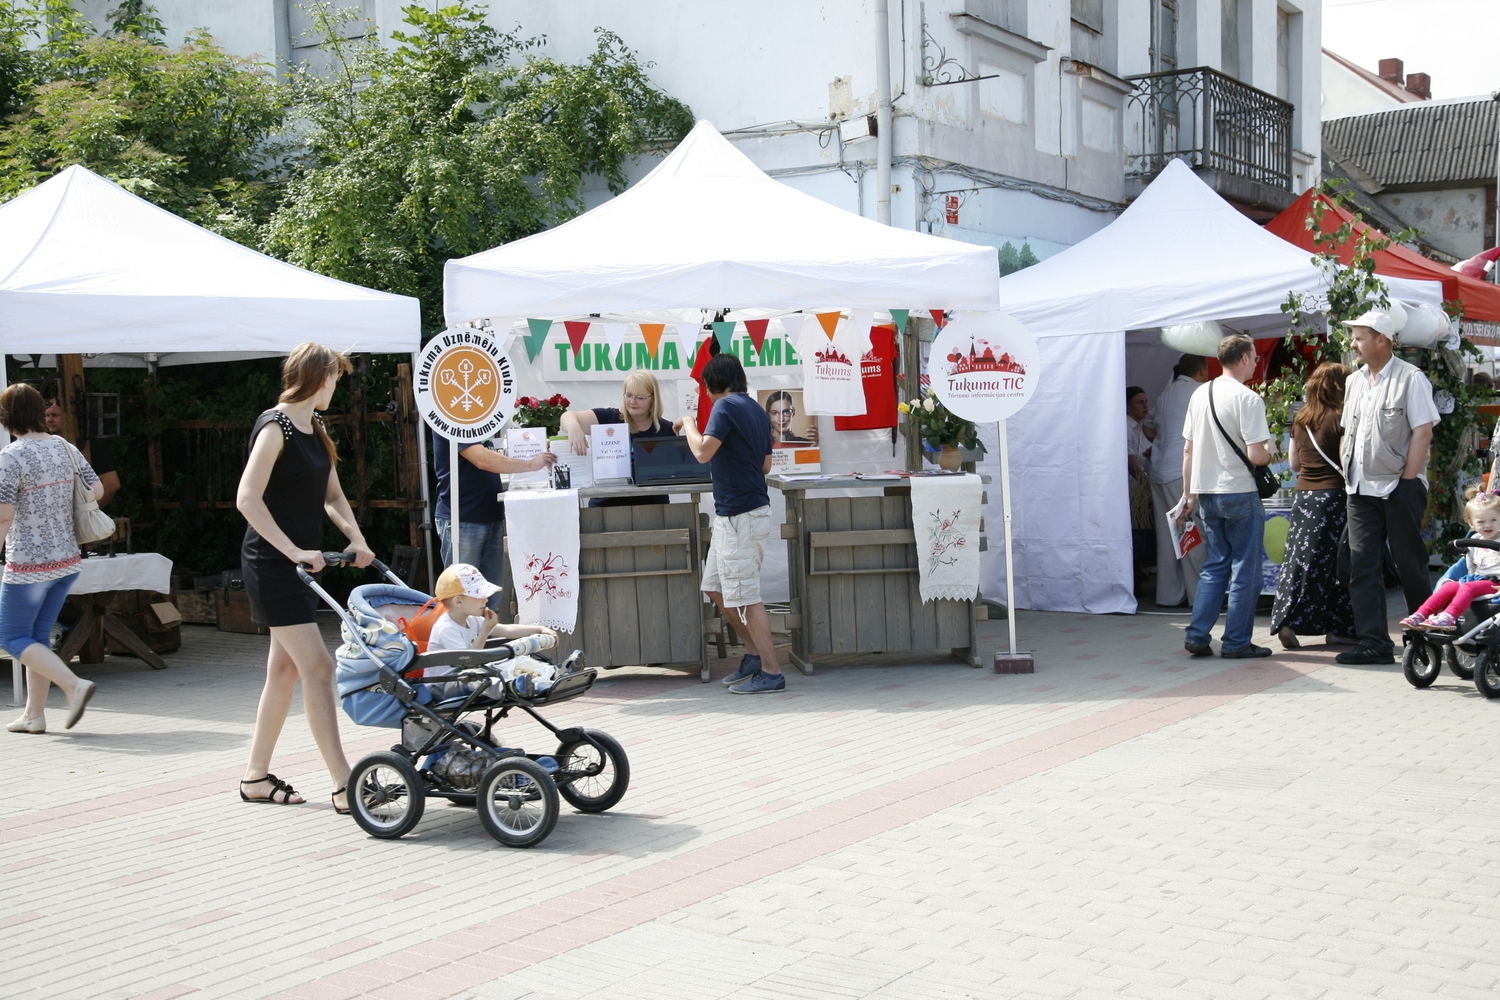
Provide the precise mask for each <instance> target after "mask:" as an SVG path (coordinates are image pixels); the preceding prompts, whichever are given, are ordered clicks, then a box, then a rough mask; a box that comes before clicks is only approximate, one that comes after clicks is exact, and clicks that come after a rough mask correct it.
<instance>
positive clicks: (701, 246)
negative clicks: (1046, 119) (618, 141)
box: [443, 122, 999, 600]
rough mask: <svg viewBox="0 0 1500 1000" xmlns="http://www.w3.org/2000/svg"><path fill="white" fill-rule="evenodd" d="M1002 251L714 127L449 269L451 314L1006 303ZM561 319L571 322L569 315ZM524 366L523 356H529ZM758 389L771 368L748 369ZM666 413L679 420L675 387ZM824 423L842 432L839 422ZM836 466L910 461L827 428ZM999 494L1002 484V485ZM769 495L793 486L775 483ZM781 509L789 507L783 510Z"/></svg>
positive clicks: (584, 395)
mask: <svg viewBox="0 0 1500 1000" xmlns="http://www.w3.org/2000/svg"><path fill="white" fill-rule="evenodd" d="M998 277H999V261H998V258H997V257H996V255H995V250H994V248H993V247H986V246H975V245H973V244H969V243H960V242H957V241H955V240H948V239H942V238H939V237H935V236H928V235H926V234H923V233H915V232H911V231H909V230H902V229H893V228H891V227H890V226H885V225H881V224H880V223H878V222H875V221H873V220H871V219H866V218H862V217H861V216H858V215H855V214H854V213H852V212H848V211H845V210H843V209H841V208H837V207H835V206H833V205H830V204H828V203H827V202H825V201H821V200H819V199H817V198H814V197H812V196H811V195H807V194H804V193H802V192H800V191H798V190H796V189H795V188H791V187H788V186H787V185H785V184H782V183H781V182H779V181H776V180H773V179H772V178H770V177H768V176H766V174H764V173H763V172H762V171H761V170H760V169H759V168H757V167H756V166H755V164H753V163H751V162H750V160H749V159H748V158H747V157H746V156H745V155H744V154H743V153H741V152H740V151H739V150H737V149H736V148H735V147H734V146H733V145H732V144H731V143H730V142H729V141H728V140H727V139H725V138H724V137H723V136H722V135H720V134H719V132H718V130H717V129H715V128H714V127H713V125H711V124H710V123H708V122H699V123H698V124H697V126H696V127H694V129H693V130H692V132H690V133H689V134H688V136H687V137H686V138H685V139H684V140H683V141H682V143H681V144H679V145H678V147H677V148H676V149H675V150H673V151H672V153H671V154H670V155H668V156H667V157H666V159H664V160H663V161H662V162H661V163H660V164H658V165H657V166H656V168H655V169H653V170H652V171H651V172H650V173H649V174H647V175H646V176H645V177H643V178H642V179H641V180H640V181H638V182H637V183H635V184H634V185H632V186H631V187H630V188H629V189H628V190H626V191H625V192H624V193H622V194H621V195H619V196H618V197H616V198H613V199H611V200H610V201H607V202H605V203H604V204H602V205H600V206H599V207H597V208H595V209H593V210H591V211H589V212H586V213H584V214H583V215H581V216H579V217H578V218H576V219H573V220H572V221H570V222H567V223H565V224H563V225H561V226H558V227H557V228H556V229H551V230H548V231H547V232H544V233H538V234H537V235H535V236H531V237H527V238H526V239H523V240H517V241H516V242H514V243H507V244H505V245H504V246H500V247H496V248H495V249H493V250H487V251H485V252H483V253H479V254H475V255H473V256H472V257H465V258H462V259H460V260H451V261H449V262H448V264H447V267H446V269H445V271H444V280H443V311H444V314H445V315H446V318H447V321H448V323H449V324H450V325H454V324H460V323H471V322H477V321H482V320H492V321H498V322H497V327H500V328H503V329H504V330H509V329H510V328H511V323H512V321H517V320H520V319H522V318H525V317H532V318H537V319H552V320H563V319H573V318H584V317H599V318H601V319H603V320H612V321H621V322H632V321H633V322H641V321H648V322H649V321H657V322H699V321H701V320H702V319H703V318H704V310H705V309H706V310H709V311H710V312H711V311H712V310H716V309H722V308H729V309H731V311H730V312H729V313H728V315H727V318H729V319H749V318H758V317H769V316H775V315H779V314H784V313H787V312H793V311H797V310H813V309H819V308H835V309H877V310H880V309H891V308H897V309H911V310H913V311H914V312H915V311H917V310H920V309H923V308H928V307H931V308H941V309H953V310H957V309H993V308H994V305H995V282H996V280H997V279H998ZM558 326H559V327H560V326H561V324H558ZM518 360H519V361H523V362H524V360H525V353H524V352H521V353H520V357H519V358H518ZM747 374H748V375H749V378H750V383H751V387H752V389H753V388H756V387H757V386H769V385H772V384H773V383H771V382H765V383H762V381H761V380H762V379H763V378H764V376H763V375H762V372H761V370H760V369H756V368H751V369H750V370H749V371H748V373H747ZM518 376H519V382H520V388H519V391H521V392H528V393H535V392H539V391H540V390H541V389H542V383H541V381H540V378H541V361H540V359H538V361H537V363H535V364H533V365H526V364H524V363H523V364H520V365H519V372H518ZM546 389H547V391H548V392H552V391H561V392H563V393H564V394H565V395H567V396H568V398H569V399H570V400H571V402H572V405H573V406H574V407H578V406H607V405H614V406H618V405H619V403H620V395H619V393H620V389H619V383H618V382H599V381H580V382H567V381H562V382H559V381H552V382H548V383H546ZM663 389H664V395H665V396H666V400H665V402H666V405H667V415H668V416H669V417H675V416H676V415H677V399H676V393H675V392H674V390H673V388H672V386H671V384H670V383H669V384H668V385H666V386H664V387H663ZM820 419H821V420H823V421H825V422H826V423H825V425H824V430H825V431H826V432H831V431H832V430H833V418H831V417H824V418H820ZM821 448H822V458H823V469H824V471H836V472H847V471H852V470H855V469H859V470H861V471H871V470H875V469H887V468H890V467H891V466H892V465H893V464H899V463H900V461H901V460H900V458H899V457H895V456H893V451H892V446H891V440H890V434H889V432H888V431H845V432H841V433H839V434H837V435H834V434H832V433H825V434H824V436H823V438H822V439H821ZM996 495H998V491H996ZM771 500H772V504H773V505H775V506H778V507H779V505H780V503H781V494H780V493H779V492H777V491H774V490H773V491H772V495H771ZM777 516H779V514H778V515H777ZM761 579H762V586H763V590H764V591H765V593H766V596H767V597H768V598H769V599H771V600H781V599H784V598H785V596H786V593H787V584H786V551H785V548H784V547H783V546H780V545H772V546H767V552H766V561H765V565H764V567H763V570H762V574H761Z"/></svg>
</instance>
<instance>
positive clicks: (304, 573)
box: [297, 552, 406, 608]
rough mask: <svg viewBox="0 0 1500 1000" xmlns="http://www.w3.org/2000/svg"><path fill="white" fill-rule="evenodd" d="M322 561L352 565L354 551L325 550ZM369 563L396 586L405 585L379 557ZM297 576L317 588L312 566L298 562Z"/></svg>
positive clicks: (327, 564)
mask: <svg viewBox="0 0 1500 1000" xmlns="http://www.w3.org/2000/svg"><path fill="white" fill-rule="evenodd" d="M323 563H324V565H325V566H352V565H354V553H353V552H325V553H323ZM370 565H371V566H372V567H374V568H375V570H376V571H377V572H379V573H380V574H381V575H382V576H384V577H385V578H386V579H387V580H389V581H391V582H392V583H394V584H395V585H396V586H398V587H404V586H406V581H405V580H403V579H401V578H400V577H399V576H397V575H396V574H395V573H392V572H391V568H390V567H389V566H387V565H386V564H385V563H383V562H381V561H380V560H379V559H371V560H370ZM297 576H298V577H300V578H301V580H302V582H303V583H305V584H307V585H308V586H309V587H312V588H313V589H314V590H317V589H318V588H317V585H316V584H314V583H313V579H312V567H311V566H309V565H308V564H307V563H298V564H297ZM334 607H335V608H337V607H338V605H337V604H334Z"/></svg>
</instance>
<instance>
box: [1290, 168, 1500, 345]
mask: <svg viewBox="0 0 1500 1000" xmlns="http://www.w3.org/2000/svg"><path fill="white" fill-rule="evenodd" d="M1314 197H1317V198H1320V199H1321V200H1322V201H1323V204H1324V206H1325V207H1324V212H1323V226H1322V228H1323V232H1325V233H1332V232H1336V231H1337V230H1338V229H1339V227H1340V226H1342V225H1343V224H1344V223H1346V222H1348V221H1349V220H1350V218H1352V216H1351V215H1350V213H1349V212H1348V211H1347V210H1346V209H1344V208H1342V207H1340V206H1338V205H1335V204H1333V203H1332V202H1331V201H1329V200H1328V199H1327V198H1326V197H1324V196H1322V195H1315V194H1314V192H1312V191H1308V192H1307V193H1306V194H1304V195H1303V196H1302V197H1300V198H1298V199H1297V200H1296V201H1294V202H1292V204H1291V205H1290V207H1288V208H1287V209H1286V211H1284V212H1282V213H1281V214H1280V215H1278V216H1276V218H1274V219H1272V220H1271V221H1270V222H1268V223H1266V229H1267V230H1269V231H1270V232H1273V233H1275V234H1276V235H1277V236H1280V237H1281V238H1282V239H1284V240H1286V241H1287V242H1289V243H1294V244H1296V245H1297V246H1299V247H1302V248H1303V249H1305V250H1309V251H1312V252H1314V253H1316V252H1318V250H1319V248H1318V247H1316V246H1314V244H1313V231H1312V230H1311V229H1308V228H1307V221H1306V220H1307V217H1308V215H1309V214H1311V211H1312V201H1313V198H1314ZM1355 228H1356V229H1357V230H1358V231H1360V232H1363V231H1364V230H1366V229H1369V228H1370V227H1369V226H1367V225H1364V224H1356V226H1355ZM1377 232H1378V231H1377ZM1353 256H1354V250H1353V248H1352V247H1351V246H1350V245H1349V244H1345V245H1344V246H1342V247H1340V248H1339V258H1340V259H1341V260H1343V261H1344V263H1346V264H1347V263H1348V262H1349V261H1350V259H1351V258H1352V257H1353ZM1375 273H1376V274H1383V275H1387V276H1389V277H1392V278H1410V279H1413V280H1416V281H1440V282H1442V284H1443V298H1444V299H1445V300H1450V299H1457V300H1459V301H1460V302H1462V303H1463V304H1464V318H1465V319H1473V320H1483V321H1485V322H1490V323H1495V322H1500V286H1497V285H1492V284H1490V283H1489V282H1487V281H1480V280H1478V279H1477V278H1470V277H1466V276H1465V275H1462V274H1459V273H1458V272H1457V271H1454V270H1453V269H1451V268H1449V267H1447V266H1445V265H1443V264H1439V263H1438V262H1437V261H1434V260H1428V259H1427V258H1426V257H1423V256H1422V255H1421V254H1419V253H1416V252H1415V251H1413V250H1408V249H1407V248H1406V247H1404V246H1401V245H1399V244H1394V243H1393V244H1391V245H1390V246H1389V247H1387V248H1386V249H1384V250H1376V251H1375Z"/></svg>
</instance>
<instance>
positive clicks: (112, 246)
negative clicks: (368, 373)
mask: <svg viewBox="0 0 1500 1000" xmlns="http://www.w3.org/2000/svg"><path fill="white" fill-rule="evenodd" d="M306 340H313V341H317V342H318V343H321V344H325V345H327V346H329V347H332V348H334V349H336V350H340V351H371V352H390V353H401V354H408V353H410V352H412V351H415V350H416V349H417V347H418V346H419V344H420V340H421V324H420V316H419V309H418V303H417V300H416V299H414V298H410V297H408V296H404V295H391V294H389V293H387V292H377V291H372V290H370V289H368V288H361V287H359V286H358V285H351V284H348V283H347V282H343V281H337V280H335V279H333V278H328V277H324V276H323V275H320V274H314V273H313V272H311V271H304V270H303V269H302V268H299V267H294V266H293V265H291V264H288V263H286V262H284V261H279V260H276V259H275V258H273V257H267V256H266V255H265V254H261V253H257V252H255V251H254V250H251V249H249V248H248V247H244V246H241V245H240V244H238V243H234V242H233V241H231V240H227V239H225V238H224V237H222V236H218V235H216V234H214V233H211V232H209V231H208V230H206V229H202V228H200V227H198V226H195V225H193V224H192V223H191V222H188V221H187V220H186V219H182V218H180V217H178V216H176V215H173V214H172V213H170V212H168V211H166V210H164V209H161V208H158V207H156V206H155V205H152V204H151V203H150V202H148V201H145V200H144V199H141V198H138V197H136V196H135V195H133V194H131V193H130V192H128V191H126V190H125V189H124V188H121V187H120V186H119V185H117V184H114V183H112V182H110V181H108V180H105V179H104V178H102V177H100V176H99V175H98V174H95V173H92V172H91V171H89V170H87V169H85V168H83V167H80V166H73V167H69V168H68V169H66V170H64V171H63V172H62V173H60V174H58V175H57V176H55V177H53V178H51V179H50V180H48V181H46V182H45V183H42V184H39V185H37V186H36V187H35V188H33V189H32V190H30V191H28V192H26V193H25V194H23V195H21V196H19V197H17V198H15V199H13V200H11V201H9V202H7V203H5V204H4V205H0V349H3V350H4V352H5V353H7V354H13V353H21V354H26V353H35V354H54V353H68V354H84V355H96V357H94V358H93V359H92V363H93V364H95V365H104V364H109V365H115V366H121V367H131V366H140V365H144V364H145V363H146V362H145V360H144V357H145V356H147V355H155V356H156V360H157V361H158V362H159V363H161V364H188V363H195V362H204V361H223V360H230V359H232V358H235V357H263V356H266V355H277V354H285V353H287V352H288V351H290V350H291V349H292V348H293V347H295V346H296V345H297V344H299V343H301V342H303V341H306Z"/></svg>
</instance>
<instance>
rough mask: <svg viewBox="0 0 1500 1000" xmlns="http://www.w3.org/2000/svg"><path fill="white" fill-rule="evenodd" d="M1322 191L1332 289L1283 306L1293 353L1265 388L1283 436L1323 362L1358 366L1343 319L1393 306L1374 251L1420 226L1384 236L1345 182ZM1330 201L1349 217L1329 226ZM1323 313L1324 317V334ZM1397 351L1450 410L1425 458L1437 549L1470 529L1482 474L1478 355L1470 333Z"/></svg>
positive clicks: (1448, 305) (1315, 226) (1324, 260)
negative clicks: (1471, 363)
mask: <svg viewBox="0 0 1500 1000" xmlns="http://www.w3.org/2000/svg"><path fill="white" fill-rule="evenodd" d="M1318 193H1319V194H1320V195H1322V196H1323V197H1321V198H1314V199H1313V201H1312V205H1311V210H1310V211H1309V213H1308V217H1307V220H1306V226H1307V229H1308V230H1309V231H1310V232H1312V234H1313V245H1314V246H1315V247H1317V252H1316V254H1315V256H1314V258H1313V259H1314V261H1315V262H1316V263H1317V264H1318V266H1319V267H1320V268H1321V269H1322V270H1323V272H1324V274H1325V275H1326V276H1327V277H1328V283H1329V287H1328V291H1327V292H1326V293H1325V295H1323V296H1316V297H1313V296H1307V295H1303V294H1301V293H1297V292H1293V293H1291V294H1290V295H1288V296H1287V300H1286V302H1284V303H1282V306H1281V311H1282V312H1283V313H1285V314H1286V315H1287V317H1288V319H1289V320H1290V323H1291V327H1290V331H1289V332H1288V334H1287V338H1286V346H1287V348H1288V351H1287V355H1288V357H1287V360H1286V363H1285V364H1284V365H1283V367H1282V370H1281V371H1280V372H1279V373H1278V375H1277V377H1276V378H1274V379H1269V380H1267V381H1266V382H1265V383H1263V384H1262V386H1261V393H1262V395H1263V396H1264V398H1265V400H1266V413H1267V418H1268V420H1269V422H1270V424H1271V431H1272V433H1273V434H1276V435H1278V436H1279V435H1280V434H1282V433H1283V432H1285V431H1286V429H1287V428H1288V427H1289V426H1290V425H1291V418H1292V408H1293V405H1294V404H1295V403H1296V402H1297V401H1298V400H1299V399H1301V397H1302V386H1303V384H1304V383H1305V382H1306V381H1307V376H1308V374H1309V373H1310V372H1311V371H1312V369H1313V368H1315V367H1317V366H1318V365H1319V364H1322V363H1323V362H1325V361H1343V362H1345V363H1347V364H1350V365H1351V366H1355V367H1357V366H1358V364H1359V360H1358V358H1357V357H1355V356H1354V353H1353V345H1352V341H1351V340H1350V337H1349V331H1348V328H1347V327H1346V326H1344V325H1343V324H1344V323H1345V322H1347V321H1349V320H1352V319H1355V318H1357V317H1358V316H1359V315H1360V314H1362V313H1363V312H1365V311H1366V310H1368V309H1370V308H1372V307H1379V308H1388V307H1389V306H1390V298H1389V294H1388V292H1387V289H1386V286H1385V283H1384V282H1383V281H1381V280H1380V278H1379V277H1378V276H1377V275H1376V274H1375V252H1376V251H1377V250H1384V249H1386V248H1387V247H1389V246H1391V245H1392V244H1394V243H1404V242H1407V241H1409V240H1411V239H1412V238H1413V237H1414V236H1416V235H1417V234H1416V231H1415V230H1412V229H1403V230H1401V231H1400V232H1397V233H1393V234H1391V235H1390V236H1382V235H1381V234H1380V233H1378V232H1377V231H1376V230H1374V229H1373V228H1371V227H1369V226H1368V225H1366V224H1365V222H1364V219H1363V217H1362V216H1361V215H1360V213H1359V212H1358V211H1356V210H1354V209H1353V208H1351V207H1349V196H1348V194H1347V193H1346V192H1345V191H1344V190H1343V186H1342V182H1339V181H1327V182H1324V184H1323V185H1322V186H1320V187H1319V189H1318ZM1331 206H1339V207H1341V208H1344V209H1345V210H1346V211H1347V212H1348V213H1349V218H1348V219H1346V220H1345V221H1344V223H1343V224H1342V225H1340V226H1338V227H1337V228H1333V229H1328V230H1326V231H1325V228H1324V222H1323V220H1324V218H1325V216H1326V214H1327V212H1328V209H1329V208H1330V207H1331ZM1345 255H1348V257H1349V260H1348V262H1347V263H1345V262H1344V261H1343V258H1344V256H1345ZM1325 307H1326V308H1325ZM1443 308H1444V310H1445V311H1446V312H1447V313H1448V315H1449V316H1451V317H1453V318H1455V319H1460V320H1461V319H1462V318H1463V303H1461V302H1458V301H1449V302H1445V303H1443ZM1318 314H1324V315H1326V321H1327V322H1326V332H1325V329H1324V325H1323V323H1322V322H1320V321H1319V319H1318V318H1317V317H1318ZM1398 340H1399V338H1398ZM1397 354H1398V355H1400V356H1401V357H1403V358H1404V359H1405V360H1407V361H1409V362H1411V363H1412V364H1414V365H1416V366H1417V367H1419V368H1421V369H1422V371H1423V372H1425V373H1426V375H1427V377H1428V379H1429V380H1431V382H1432V389H1433V395H1434V397H1435V398H1436V400H1437V402H1438V406H1439V409H1440V410H1446V411H1447V412H1445V413H1443V419H1442V421H1441V422H1440V423H1439V424H1438V425H1437V427H1436V428H1434V430H1433V436H1432V450H1431V453H1430V455H1429V457H1428V463H1427V478H1428V483H1429V487H1428V494H1427V524H1428V527H1429V529H1430V530H1429V535H1428V537H1429V545H1430V546H1431V547H1432V549H1433V551H1438V550H1439V549H1441V548H1442V547H1443V545H1444V544H1445V543H1446V542H1447V541H1449V540H1450V539H1453V538H1459V537H1462V536H1463V535H1464V534H1466V533H1467V530H1468V529H1467V528H1466V527H1465V525H1464V519H1463V505H1464V498H1463V496H1462V495H1461V494H1460V491H1459V483H1460V482H1461V481H1462V480H1463V479H1465V478H1467V477H1469V476H1472V475H1475V474H1477V473H1478V472H1479V466H1480V461H1479V459H1478V458H1477V457H1476V456H1475V454H1474V451H1473V449H1472V448H1470V447H1469V442H1470V439H1471V437H1472V431H1473V429H1474V425H1475V407H1476V406H1477V405H1478V404H1479V403H1480V402H1481V401H1482V398H1483V395H1484V394H1483V392H1482V391H1481V390H1480V389H1478V388H1477V387H1475V386H1473V385H1471V384H1469V383H1468V382H1467V381H1465V375H1466V373H1467V370H1468V359H1469V358H1471V357H1473V358H1478V357H1479V356H1480V354H1479V350H1478V348H1476V347H1475V346H1474V344H1473V343H1472V342H1471V341H1469V340H1468V339H1467V338H1460V340H1459V346H1458V349H1457V350H1454V349H1452V348H1449V347H1448V346H1446V345H1445V344H1443V343H1441V342H1440V343H1438V344H1437V345H1435V346H1434V347H1432V348H1431V349H1428V350H1419V349H1415V348H1401V347H1400V346H1399V343H1398V346H1397Z"/></svg>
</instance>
